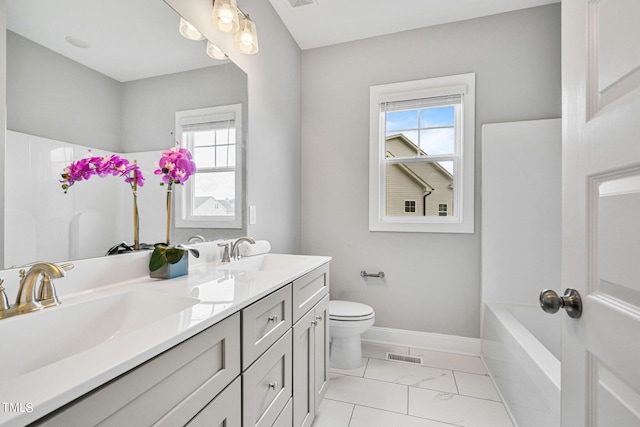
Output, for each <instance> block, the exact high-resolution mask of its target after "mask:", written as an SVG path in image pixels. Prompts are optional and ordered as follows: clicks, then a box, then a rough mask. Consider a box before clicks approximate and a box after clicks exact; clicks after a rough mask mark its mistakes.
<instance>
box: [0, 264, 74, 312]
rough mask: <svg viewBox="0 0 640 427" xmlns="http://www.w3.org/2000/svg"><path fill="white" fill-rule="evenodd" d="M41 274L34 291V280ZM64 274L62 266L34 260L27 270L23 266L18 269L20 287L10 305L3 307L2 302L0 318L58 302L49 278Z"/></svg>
mask: <svg viewBox="0 0 640 427" xmlns="http://www.w3.org/2000/svg"><path fill="white" fill-rule="evenodd" d="M41 275H42V281H41V283H40V288H39V290H38V292H36V282H37V280H38V277H40V276H41ZM65 275H66V274H65V268H64V266H63V267H60V266H58V265H56V264H53V263H50V262H36V263H34V264H33V265H32V266H31V268H30V269H29V271H27V272H25V270H24V268H23V269H20V288H19V289H18V296H17V298H16V303H15V304H14V305H13V306H10V307H5V306H6V304H2V306H0V319H1V318H3V317H10V316H15V315H18V314H24V313H30V312H32V311H37V310H41V309H43V308H46V307H51V306H54V305H58V304H60V300H59V299H58V296H57V295H56V288H55V287H54V286H53V282H52V281H51V279H57V278H60V277H64V276H65ZM0 287H1V284H0Z"/></svg>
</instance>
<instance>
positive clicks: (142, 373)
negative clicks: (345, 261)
mask: <svg viewBox="0 0 640 427" xmlns="http://www.w3.org/2000/svg"><path fill="white" fill-rule="evenodd" d="M135 255H136V256H137V257H138V258H139V259H140V261H139V263H141V262H142V261H144V259H145V258H144V257H143V256H142V255H144V254H135ZM109 258H111V259H110V260H109V261H108V262H112V263H113V262H116V260H114V258H118V257H109ZM329 261H330V258H329V257H320V256H303V255H279V254H265V255H259V256H255V257H250V258H245V259H242V260H239V261H234V262H230V263H220V262H216V261H208V262H200V263H199V264H195V265H192V266H191V268H190V271H189V275H187V276H183V277H181V278H176V279H171V280H163V281H159V280H153V279H149V278H147V277H140V276H139V277H134V278H130V279H127V280H121V281H118V282H116V283H105V284H101V285H100V286H98V287H91V286H87V285H86V284H81V285H77V286H75V285H72V286H70V288H71V289H72V290H73V291H74V292H70V293H66V294H65V293H64V292H63V291H62V290H63V289H64V287H65V282H64V281H65V280H67V279H68V278H61V279H56V287H57V289H58V293H59V295H60V300H61V301H62V304H61V305H59V306H56V307H51V308H47V309H43V310H40V311H38V312H34V313H28V314H24V315H18V316H14V317H11V318H6V319H2V320H0V342H2V344H1V346H2V352H1V357H2V369H0V404H1V405H2V407H1V408H0V426H22V425H27V424H29V423H34V425H65V426H73V425H78V426H87V425H97V424H101V425H113V426H122V425H137V426H138V425H139V426H143V425H158V426H182V425H189V426H199V425H203V426H204V425H206V426H211V425H226V426H243V427H248V426H296V427H298V426H309V425H311V423H312V421H313V418H314V416H315V412H316V410H317V407H318V405H319V404H320V401H321V400H322V397H323V396H324V393H325V391H326V387H327V381H328V356H329V322H328V310H329ZM105 268H107V267H105ZM80 270H81V271H80V272H79V274H80V275H82V268H80ZM73 273H74V271H71V272H69V273H68V275H69V276H72V275H73ZM103 282H104V279H103ZM10 297H12V295H10Z"/></svg>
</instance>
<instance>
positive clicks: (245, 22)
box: [233, 13, 258, 55]
mask: <svg viewBox="0 0 640 427" xmlns="http://www.w3.org/2000/svg"><path fill="white" fill-rule="evenodd" d="M243 15H244V17H243V18H242V21H241V22H240V30H238V32H237V33H236V35H235V40H234V42H233V47H235V48H236V49H237V50H238V51H240V52H242V53H246V54H249V55H251V54H254V53H256V52H258V33H257V32H256V24H255V23H254V22H253V21H252V20H251V19H249V16H248V15H245V14H244V13H243Z"/></svg>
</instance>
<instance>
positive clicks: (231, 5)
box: [207, 0, 258, 54]
mask: <svg viewBox="0 0 640 427" xmlns="http://www.w3.org/2000/svg"><path fill="white" fill-rule="evenodd" d="M211 25H213V26H214V27H215V28H217V29H218V30H220V31H222V32H224V33H234V34H235V36H234V43H233V46H234V47H235V48H236V49H237V50H238V51H239V52H242V53H246V54H254V53H256V52H258V33H257V32H256V24H255V23H254V22H253V21H252V20H251V18H249V15H247V14H246V13H244V12H243V11H242V10H240V8H238V3H237V0H213V12H212V14H211ZM207 52H208V48H207Z"/></svg>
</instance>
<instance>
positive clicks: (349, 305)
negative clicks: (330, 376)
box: [329, 300, 375, 369]
mask: <svg viewBox="0 0 640 427" xmlns="http://www.w3.org/2000/svg"><path fill="white" fill-rule="evenodd" d="M374 321H375V313H374V312H373V308H371V307H369V306H368V305H366V304H360V303H357V302H351V301H337V300H336V301H333V300H332V301H329V335H330V337H331V347H330V352H329V361H330V364H331V367H332V368H338V369H355V368H358V367H360V363H362V345H361V343H360V335H362V334H363V333H364V332H366V331H367V330H368V329H369V328H370V327H371V326H373V322H374Z"/></svg>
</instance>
